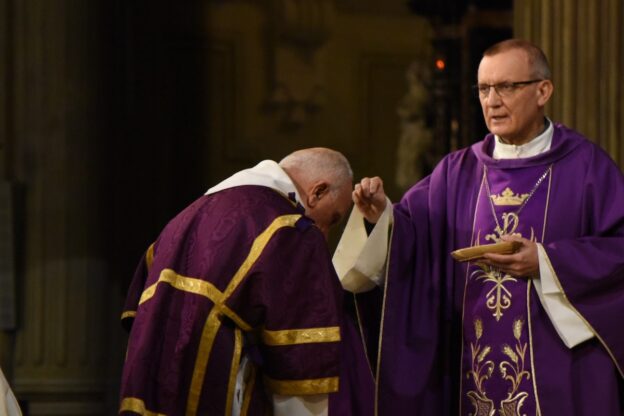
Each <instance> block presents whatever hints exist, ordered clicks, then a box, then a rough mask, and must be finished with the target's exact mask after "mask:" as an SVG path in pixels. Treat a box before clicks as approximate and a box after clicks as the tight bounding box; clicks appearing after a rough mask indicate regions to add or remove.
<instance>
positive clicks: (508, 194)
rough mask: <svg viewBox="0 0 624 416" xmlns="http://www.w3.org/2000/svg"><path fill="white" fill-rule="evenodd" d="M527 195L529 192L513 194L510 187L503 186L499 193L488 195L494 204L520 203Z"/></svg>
mask: <svg viewBox="0 0 624 416" xmlns="http://www.w3.org/2000/svg"><path fill="white" fill-rule="evenodd" d="M528 197H529V194H522V195H521V194H515V195H514V192H513V191H512V190H511V188H510V187H507V188H505V190H504V191H503V192H501V194H500V196H499V195H490V198H492V202H493V203H494V205H515V206H517V205H522V203H523V202H524V200H525V199H527V198H528Z"/></svg>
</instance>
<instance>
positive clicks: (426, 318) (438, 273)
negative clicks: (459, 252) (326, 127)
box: [334, 39, 624, 416]
mask: <svg viewBox="0 0 624 416" xmlns="http://www.w3.org/2000/svg"><path fill="white" fill-rule="evenodd" d="M477 82H478V83H477V85H476V91H477V94H478V96H479V99H480V102H481V107H482V109H483V116H484V118H485V122H486V124H487V127H488V129H489V130H490V132H491V134H488V135H487V136H486V137H485V139H484V140H483V141H480V142H478V143H476V144H474V145H472V146H470V147H468V148H465V149H462V150H459V151H456V152H453V153H451V154H449V155H448V156H447V157H445V158H444V159H443V160H442V162H440V164H439V165H438V166H437V167H436V168H435V169H434V171H433V173H432V174H431V175H430V176H429V177H427V178H425V179H424V180H422V181H420V182H418V183H417V184H415V185H414V186H413V187H412V188H411V189H410V190H409V191H408V192H407V193H406V194H405V195H404V196H403V198H402V199H401V201H400V202H399V203H398V204H395V205H394V206H392V204H390V203H388V200H387V198H386V196H385V194H384V191H383V184H382V181H381V180H380V179H379V178H377V177H376V178H365V179H363V180H362V181H361V182H360V183H359V184H357V185H356V186H355V190H354V192H353V198H354V201H355V203H356V206H357V208H358V210H355V209H354V211H353V213H352V217H351V218H350V220H349V224H348V225H347V230H345V234H344V235H343V238H342V240H341V242H340V244H339V246H338V249H337V252H336V255H335V257H334V263H335V265H336V268H337V270H338V274H339V276H340V277H341V281H342V283H343V286H344V287H345V288H347V289H349V290H351V291H353V292H364V291H369V290H371V289H372V290H378V291H379V292H380V294H381V295H382V298H383V313H382V314H381V315H380V316H381V318H380V319H381V324H380V325H379V326H378V337H379V354H378V363H377V369H378V371H377V374H376V387H377V395H376V406H377V410H378V414H379V415H393V416H394V415H457V414H459V415H475V416H492V415H505V416H508V415H544V416H550V415H566V416H573V415H579V416H581V415H584V416H593V415H621V414H624V413H623V408H622V378H623V374H624V373H623V371H622V370H623V369H624V329H623V328H624V327H623V326H622V322H621V321H622V317H624V177H623V176H622V173H621V170H620V169H619V168H618V166H616V164H615V163H614V162H613V161H612V160H611V159H610V158H609V156H608V155H607V154H606V153H605V152H604V151H602V150H601V149H600V148H599V147H598V146H597V145H595V144H593V143H592V142H590V141H589V140H587V139H586V138H585V137H583V136H582V135H581V134H579V133H577V132H575V131H573V130H571V129H569V128H567V127H565V126H563V125H561V124H556V123H553V122H552V121H550V120H549V119H548V118H546V117H545V115H544V106H545V105H546V103H547V102H548V100H549V98H550V96H551V94H552V92H553V88H554V87H553V82H552V81H551V74H550V69H549V65H548V62H547V59H546V57H545V56H544V53H543V52H542V51H541V50H540V49H539V48H538V47H536V46H535V45H533V44H531V43H529V42H526V41H522V40H516V39H512V40H507V41H504V42H501V43H498V44H496V45H494V46H492V47H490V48H489V49H488V50H486V51H485V53H484V55H483V58H482V60H481V63H480V65H479V70H478V81H477ZM362 217H363V218H365V219H366V220H367V221H368V222H369V223H372V224H375V225H374V227H373V229H372V232H370V233H369V234H367V232H366V231H365V230H364V226H365V224H364V221H362ZM389 228H390V229H391V231H392V233H391V237H390V239H389V240H388V229H389ZM369 231H370V226H369ZM377 238H379V240H380V241H378V242H376V241H374V240H375V239H377ZM357 239H360V240H361V242H359V241H356V240H357ZM348 241H349V242H348ZM504 241H516V242H518V243H519V245H520V247H519V249H517V251H516V252H514V253H511V254H495V253H488V254H485V255H484V257H483V258H481V259H479V260H478V261H476V262H471V263H460V262H457V261H455V260H453V259H452V258H451V256H450V255H449V253H450V252H451V251H454V250H456V249H460V248H465V247H474V246H483V245H488V244H492V243H500V242H504ZM388 242H389V245H388ZM378 243H379V246H381V249H380V248H379V246H376V244H378ZM386 254H387V256H386ZM376 287H377V288H376ZM359 306H360V308H362V307H363V306H364V305H362V304H360V305H359Z"/></svg>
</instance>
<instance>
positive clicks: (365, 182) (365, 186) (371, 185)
mask: <svg viewBox="0 0 624 416" xmlns="http://www.w3.org/2000/svg"><path fill="white" fill-rule="evenodd" d="M354 192H357V193H358V194H359V195H361V196H362V197H364V198H370V197H372V196H373V195H375V194H377V193H379V192H381V193H383V181H382V180H381V178H380V177H379V176H375V177H373V178H363V179H362V180H361V181H360V183H358V184H356V185H355V190H354Z"/></svg>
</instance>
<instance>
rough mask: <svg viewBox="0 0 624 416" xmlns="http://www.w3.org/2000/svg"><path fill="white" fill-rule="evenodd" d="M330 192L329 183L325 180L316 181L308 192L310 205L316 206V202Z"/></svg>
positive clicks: (311, 206)
mask: <svg viewBox="0 0 624 416" xmlns="http://www.w3.org/2000/svg"><path fill="white" fill-rule="evenodd" d="M328 193H329V184H328V183H327V182H325V181H319V182H316V183H314V184H313V185H312V186H311V187H310V192H308V207H310V208H314V207H315V206H316V204H317V203H318V202H319V201H320V200H321V198H324V197H325V196H327V194H328Z"/></svg>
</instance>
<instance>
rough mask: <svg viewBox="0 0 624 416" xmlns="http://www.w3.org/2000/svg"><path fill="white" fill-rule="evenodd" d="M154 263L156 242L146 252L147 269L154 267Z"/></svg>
mask: <svg viewBox="0 0 624 416" xmlns="http://www.w3.org/2000/svg"><path fill="white" fill-rule="evenodd" d="M152 263H154V243H152V244H151V245H150V246H149V247H148V248H147V251H146V252H145V265H146V266H147V270H149V269H151V268H152Z"/></svg>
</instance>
